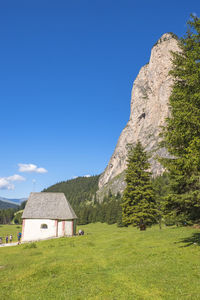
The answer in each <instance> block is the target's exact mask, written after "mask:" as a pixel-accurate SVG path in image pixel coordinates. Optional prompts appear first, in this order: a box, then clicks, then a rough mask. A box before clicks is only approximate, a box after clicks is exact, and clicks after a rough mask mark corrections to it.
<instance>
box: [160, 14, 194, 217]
mask: <svg viewBox="0 0 200 300" xmlns="http://www.w3.org/2000/svg"><path fill="white" fill-rule="evenodd" d="M188 24H189V30H188V32H187V34H186V36H185V37H184V38H182V39H181V40H180V49H181V51H180V52H176V53H172V55H173V68H172V71H171V72H170V74H171V75H172V76H173V79H174V84H173V89H172V94H171V96H170V99H169V102H170V108H171V116H170V117H169V118H168V119H167V120H166V127H165V128H164V129H163V134H162V135H163V145H164V146H165V147H166V148H167V149H168V152H169V153H170V154H171V159H161V162H162V164H163V165H164V166H165V168H166V170H167V171H168V172H169V177H170V189H171V193H170V195H169V196H168V197H167V198H166V205H165V212H166V213H168V214H169V215H173V216H174V217H176V218H177V220H179V221H181V222H185V221H189V220H192V221H193V222H195V221H197V220H199V219H200V192H199V190H200V180H199V179H200V19H199V18H197V17H195V16H192V19H191V20H190V21H189V22H188Z"/></svg>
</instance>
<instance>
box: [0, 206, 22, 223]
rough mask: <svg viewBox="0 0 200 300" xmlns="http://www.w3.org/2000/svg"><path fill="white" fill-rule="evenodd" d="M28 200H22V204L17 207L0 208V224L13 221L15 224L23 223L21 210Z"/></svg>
mask: <svg viewBox="0 0 200 300" xmlns="http://www.w3.org/2000/svg"><path fill="white" fill-rule="evenodd" d="M25 204H26V201H24V202H22V203H21V205H20V206H16V208H7V209H0V224H11V222H12V221H13V222H14V223H15V224H21V223H22V220H21V216H22V212H20V211H21V210H23V209H24V207H25Z"/></svg>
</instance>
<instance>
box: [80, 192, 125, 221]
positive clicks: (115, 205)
mask: <svg viewBox="0 0 200 300" xmlns="http://www.w3.org/2000/svg"><path fill="white" fill-rule="evenodd" d="M76 213H77V215H78V216H79V218H78V224H80V225H85V224H89V223H95V222H101V223H107V224H115V223H118V225H119V226H121V225H122V212H121V195H120V194H119V193H118V194H117V195H116V196H115V195H112V193H111V192H109V194H108V195H107V196H105V197H104V200H103V202H102V203H99V202H95V203H91V204H89V205H86V204H83V205H82V206H80V207H79V208H78V209H77V211H76Z"/></svg>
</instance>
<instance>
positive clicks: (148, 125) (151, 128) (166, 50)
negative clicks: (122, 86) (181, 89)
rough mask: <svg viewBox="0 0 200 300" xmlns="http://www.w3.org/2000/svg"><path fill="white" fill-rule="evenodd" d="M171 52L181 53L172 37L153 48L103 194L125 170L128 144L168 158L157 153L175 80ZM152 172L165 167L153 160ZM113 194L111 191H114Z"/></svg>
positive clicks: (103, 180)
mask: <svg viewBox="0 0 200 300" xmlns="http://www.w3.org/2000/svg"><path fill="white" fill-rule="evenodd" d="M171 51H179V48H178V42H177V39H176V38H174V36H173V35H172V34H170V33H166V34H164V35H163V36H162V37H161V38H160V39H159V40H158V42H157V43H156V45H155V46H154V47H153V48H152V51H151V57H150V61H149V64H147V65H145V66H144V67H142V68H141V70H140V72H139V74H138V76H137V78H136V80H135V82H134V84H133V88H132V96H131V112H130V119H129V121H128V123H127V125H126V127H125V128H124V130H123V131H122V133H121V135H120V137H119V140H118V143H117V146H116V148H115V151H114V153H113V155H112V157H111V159H110V161H109V163H108V166H107V167H106V169H105V171H104V173H103V174H102V175H101V177H100V179H99V188H100V190H101V189H102V188H103V187H105V186H106V185H107V184H108V183H109V182H111V181H112V182H113V178H114V177H116V176H117V175H119V174H120V173H122V172H123V171H124V170H125V168H126V159H127V147H126V145H127V144H135V143H136V142H137V141H141V143H142V145H143V146H144V147H145V150H146V151H151V153H152V156H153V157H155V156H156V155H158V154H159V155H162V156H166V155H167V153H166V150H165V149H159V150H157V149H156V148H157V146H158V141H159V133H160V131H161V128H160V127H161V126H162V125H164V121H165V118H166V117H167V116H168V114H169V107H168V99H169V96H170V93H171V86H172V78H171V77H170V76H169V75H168V73H169V71H170V69H171V67H172V63H171ZM150 162H151V171H152V172H153V174H154V175H159V174H161V173H162V171H163V169H162V166H161V165H160V164H159V163H158V162H157V161H156V160H154V159H153V158H151V160H150ZM111 190H112V188H111Z"/></svg>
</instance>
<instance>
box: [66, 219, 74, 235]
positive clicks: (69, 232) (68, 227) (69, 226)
mask: <svg viewBox="0 0 200 300" xmlns="http://www.w3.org/2000/svg"><path fill="white" fill-rule="evenodd" d="M72 222H73V221H65V235H72V234H73V232H72V228H73V226H72Z"/></svg>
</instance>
